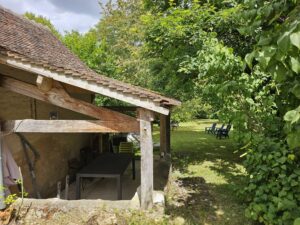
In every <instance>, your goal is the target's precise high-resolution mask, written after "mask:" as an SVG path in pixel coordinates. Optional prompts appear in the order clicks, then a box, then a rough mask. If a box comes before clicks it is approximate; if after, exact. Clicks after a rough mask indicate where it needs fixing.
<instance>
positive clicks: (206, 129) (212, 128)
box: [204, 123, 217, 134]
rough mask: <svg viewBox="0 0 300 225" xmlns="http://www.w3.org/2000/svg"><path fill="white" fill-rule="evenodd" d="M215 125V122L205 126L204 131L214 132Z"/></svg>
mask: <svg viewBox="0 0 300 225" xmlns="http://www.w3.org/2000/svg"><path fill="white" fill-rule="evenodd" d="M216 126H217V123H213V124H212V125H211V127H205V131H204V132H205V133H208V134H209V133H211V134H213V133H214V131H215V129H216Z"/></svg>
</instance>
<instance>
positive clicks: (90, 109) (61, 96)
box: [0, 76, 138, 125]
mask: <svg viewBox="0 0 300 225" xmlns="http://www.w3.org/2000/svg"><path fill="white" fill-rule="evenodd" d="M0 87H3V88H6V89H7V90H10V91H13V92H16V93H19V94H22V95H25V96H28V97H31V98H35V99H37V100H40V101H44V102H47V103H51V104H53V105H57V106H60V107H62V108H65V109H69V110H72V111H75V112H78V113H82V114H84V115H87V116H90V117H93V118H96V119H101V120H104V121H123V122H124V121H126V122H131V123H135V124H137V125H138V122H137V120H136V118H134V117H131V116H127V115H125V114H122V113H119V112H115V111H112V110H109V109H106V108H103V107H97V106H95V105H93V104H91V103H87V102H85V101H81V100H78V99H75V98H72V97H71V96H69V94H68V93H67V92H66V91H65V90H64V89H63V87H62V86H61V85H60V84H59V83H58V82H54V83H53V87H52V89H51V90H50V91H48V92H47V93H45V92H43V91H41V90H39V89H38V88H37V87H36V86H34V85H32V84H28V83H25V82H22V81H19V80H16V79H12V78H7V77H4V76H2V77H1V76H0Z"/></svg>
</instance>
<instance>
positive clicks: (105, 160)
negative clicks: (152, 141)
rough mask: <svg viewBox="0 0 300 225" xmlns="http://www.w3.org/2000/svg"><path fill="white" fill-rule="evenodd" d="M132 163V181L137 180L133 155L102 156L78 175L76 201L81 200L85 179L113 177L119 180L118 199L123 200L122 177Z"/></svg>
mask: <svg viewBox="0 0 300 225" xmlns="http://www.w3.org/2000/svg"><path fill="white" fill-rule="evenodd" d="M130 162H132V179H135V159H134V154H132V153H118V154H112V153H107V154H101V155H100V156H98V157H97V158H96V159H95V160H93V161H92V162H91V163H90V164H88V165H87V166H86V167H84V168H82V169H81V170H80V171H79V172H78V173H77V174H76V199H80V186H81V179H82V178H83V177H112V178H116V179H117V191H118V199H119V200H120V199H122V175H123V174H124V172H125V170H126V169H127V167H128V165H129V164H130Z"/></svg>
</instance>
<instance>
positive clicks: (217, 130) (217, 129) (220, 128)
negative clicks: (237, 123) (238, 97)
mask: <svg viewBox="0 0 300 225" xmlns="http://www.w3.org/2000/svg"><path fill="white" fill-rule="evenodd" d="M224 127H225V124H224V123H223V124H222V126H221V127H216V129H215V131H214V132H213V134H215V135H218V132H219V130H223V129H224Z"/></svg>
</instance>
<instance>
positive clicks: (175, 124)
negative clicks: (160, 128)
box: [170, 121, 179, 130]
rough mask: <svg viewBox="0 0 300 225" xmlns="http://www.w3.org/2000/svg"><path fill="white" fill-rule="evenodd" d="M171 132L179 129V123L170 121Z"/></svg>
mask: <svg viewBox="0 0 300 225" xmlns="http://www.w3.org/2000/svg"><path fill="white" fill-rule="evenodd" d="M170 125H171V130H175V129H177V128H178V127H179V123H178V122H177V121H171V124H170Z"/></svg>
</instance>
